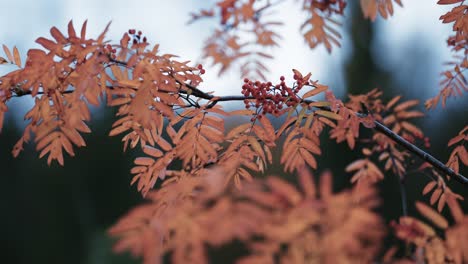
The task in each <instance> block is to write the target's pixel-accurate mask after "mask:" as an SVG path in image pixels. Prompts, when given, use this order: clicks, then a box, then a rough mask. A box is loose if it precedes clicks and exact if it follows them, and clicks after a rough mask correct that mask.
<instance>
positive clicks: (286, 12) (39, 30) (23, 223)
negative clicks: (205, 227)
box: [0, 0, 467, 264]
mask: <svg viewBox="0 0 468 264" xmlns="http://www.w3.org/2000/svg"><path fill="white" fill-rule="evenodd" d="M212 2H213V1H190V0H174V1H124V0H114V1H92V0H81V1H58V0H36V1H32V0H30V1H26V0H15V1H13V0H10V1H7V0H0V3H1V4H2V5H1V6H2V11H1V16H0V44H6V45H7V46H8V47H13V46H14V45H16V46H17V47H18V48H19V50H20V53H22V54H23V61H24V55H25V54H26V51H27V50H28V49H30V48H38V47H39V45H38V44H35V43H34V40H35V39H36V38H38V37H40V36H44V37H49V36H50V35H49V29H50V28H51V27H52V26H57V27H58V28H59V29H61V30H62V31H64V30H65V29H66V25H67V23H68V21H69V20H70V19H73V22H74V24H75V26H76V27H78V28H80V27H81V24H82V23H83V21H84V20H85V19H88V35H89V36H92V37H94V36H97V35H98V34H99V33H100V32H102V30H103V29H104V27H105V25H106V24H107V23H108V22H109V21H112V24H111V27H110V31H109V33H108V35H107V39H110V40H113V41H118V40H119V39H120V37H121V36H122V34H123V33H124V32H125V31H127V30H128V29H130V28H136V29H138V30H140V29H141V30H142V31H143V33H144V34H145V35H146V36H147V37H148V40H149V42H150V43H160V44H161V50H162V51H163V52H165V53H171V54H177V55H179V56H180V57H181V58H182V60H193V61H198V60H199V59H200V54H201V49H202V46H203V41H204V39H205V38H206V37H208V36H209V34H210V32H211V30H212V29H213V28H214V27H215V26H216V25H215V23H217V22H218V21H214V20H212V21H208V20H206V21H201V22H198V23H195V24H193V25H190V26H187V25H186V22H187V21H188V20H189V16H188V14H189V13H190V12H192V11H196V10H198V9H200V8H202V7H207V6H210V4H211V3H212ZM349 2H354V1H349ZM403 2H404V5H405V6H404V8H400V7H396V8H395V15H394V16H393V17H391V18H390V19H389V20H387V21H383V20H381V19H378V20H377V21H376V22H375V23H370V22H369V21H367V20H364V19H363V18H362V15H361V12H360V10H359V9H358V7H357V6H353V5H350V6H349V7H348V8H347V13H346V19H345V20H344V21H343V22H344V26H343V27H342V28H341V32H342V33H343V35H344V37H343V40H342V48H341V49H339V48H337V49H334V50H333V52H332V54H328V53H327V52H326V51H325V49H324V48H323V47H319V48H317V49H315V50H310V49H309V48H308V47H307V46H306V45H305V44H304V41H303V39H302V36H301V35H300V34H299V30H298V28H299V26H300V24H301V23H302V21H303V19H304V16H303V15H302V14H301V13H300V12H299V8H300V6H299V4H298V3H297V2H296V1H287V2H286V3H283V4H282V7H281V8H280V9H279V10H281V12H279V13H277V14H274V15H273V16H277V17H278V19H279V20H282V21H284V22H285V26H283V27H282V28H281V29H280V31H279V32H280V34H281V35H282V36H283V40H282V42H281V46H282V47H281V48H278V49H274V50H271V51H268V52H269V53H270V54H272V55H274V56H275V61H274V62H273V63H271V66H270V68H271V73H270V74H268V77H269V79H271V80H277V79H278V77H279V76H280V75H285V76H291V69H292V68H296V69H299V70H300V71H301V72H308V71H310V72H312V74H313V75H312V78H313V79H318V80H320V82H321V83H324V84H328V85H330V87H331V89H332V90H333V91H334V92H335V93H336V94H337V95H338V96H340V97H341V98H342V99H346V93H362V92H366V91H369V90H371V89H372V88H375V87H379V88H381V89H383V90H384V92H385V95H386V97H387V98H390V97H393V96H395V95H398V94H403V95H404V96H405V97H404V98H406V99H410V98H411V99H412V98H418V99H420V100H421V101H422V102H424V100H426V99H427V98H429V97H432V96H434V95H435V94H436V93H437V91H438V89H439V86H438V82H439V77H440V76H439V73H440V72H441V71H442V70H443V69H444V68H443V62H444V61H447V60H449V59H450V56H451V53H450V52H449V50H448V48H447V47H446V42H445V41H446V38H447V37H448V35H449V34H450V32H451V26H449V25H443V24H442V23H441V22H440V21H439V20H438V18H439V16H440V15H441V14H443V13H444V11H446V8H445V9H444V8H443V7H441V6H437V5H436V4H435V3H434V2H435V1H430V2H428V1H424V0H412V1H403ZM423 10H424V11H423ZM1 56H3V54H2V55H1ZM205 68H207V74H205V75H204V79H205V83H204V84H202V89H205V90H207V91H212V90H214V91H216V93H218V94H237V93H239V92H240V86H241V80H240V76H239V75H238V73H237V72H236V70H235V69H234V70H233V71H230V72H228V73H227V74H226V75H224V76H222V77H221V78H218V77H217V71H216V70H215V69H212V68H210V67H209V64H205ZM11 70H14V67H13V66H1V67H0V74H5V73H7V72H8V71H11ZM466 103H467V99H466V97H462V98H458V99H456V100H451V101H450V102H449V106H448V107H447V108H445V109H441V108H440V107H438V108H437V110H435V111H430V112H427V117H426V118H424V120H422V121H421V122H419V125H420V126H421V127H422V128H423V130H424V131H425V133H426V134H427V135H428V136H429V137H430V138H431V143H432V145H431V148H430V150H429V151H430V153H433V154H434V155H435V156H436V157H438V158H440V159H441V160H442V161H443V162H445V161H446V160H447V159H448V155H449V150H448V149H447V148H446V143H447V142H448V140H449V139H450V138H452V137H453V136H455V135H456V133H457V132H458V131H460V130H461V129H462V128H463V127H464V126H465V125H466V121H467V118H466V112H465V111H464V110H465V109H466V108H464V107H463V106H466ZM31 105H32V100H31V99H30V98H26V97H22V98H15V99H13V100H11V102H10V103H9V105H8V106H9V107H10V112H9V113H8V115H7V119H6V121H5V124H4V129H3V131H2V133H1V135H0V171H1V172H0V175H1V176H0V179H1V184H0V212H1V217H0V262H1V263H49V264H55V263H57V264H58V263H139V262H138V261H135V260H133V259H132V258H130V257H129V256H127V255H114V254H112V252H111V245H112V243H111V240H110V239H109V238H108V237H107V236H106V233H105V232H106V229H107V228H108V227H109V226H110V225H112V224H113V223H114V222H115V221H116V220H117V219H118V217H119V216H121V215H122V214H124V213H125V212H126V211H127V210H128V209H129V208H131V207H132V206H134V205H136V204H138V203H139V202H141V197H140V195H139V194H138V193H137V192H136V190H135V188H134V187H131V186H129V182H130V180H131V175H130V173H129V170H130V168H131V167H132V161H133V158H134V156H135V155H136V153H134V152H131V151H130V152H127V153H123V152H122V144H121V143H120V137H114V138H110V137H108V136H107V134H108V132H109V131H110V129H109V128H110V127H111V124H112V122H113V116H114V114H115V112H114V109H108V108H94V109H93V118H94V119H93V121H92V122H91V124H90V127H91V129H92V130H93V133H92V134H90V135H85V139H86V142H87V147H85V148H82V149H78V150H77V151H76V154H77V155H76V157H75V158H69V157H67V158H66V160H65V167H59V166H57V164H53V165H52V166H51V167H48V166H47V164H46V161H45V160H43V159H42V160H39V159H38V153H36V152H35V150H34V145H32V144H30V145H27V146H26V148H25V151H24V152H23V153H22V154H21V155H20V157H19V158H16V159H13V158H12V156H11V153H10V152H11V149H12V147H13V145H14V144H15V142H16V141H17V140H18V139H19V137H20V134H21V133H22V129H23V128H24V126H25V122H24V121H23V116H24V114H25V113H26V112H27V111H28V108H29V107H30V106H31ZM420 109H421V110H422V109H423V106H422V105H421V106H420ZM322 149H323V152H324V153H323V155H322V157H321V158H320V159H319V164H320V168H319V171H321V170H323V169H326V168H330V169H332V170H333V172H334V175H335V185H336V189H337V190H339V189H341V188H343V187H345V186H347V185H348V181H349V175H346V174H345V173H344V171H343V169H344V167H345V166H346V165H347V164H348V163H349V162H350V161H351V160H353V159H355V158H356V155H358V153H356V152H352V151H349V149H348V148H347V146H346V145H344V144H341V145H337V144H335V143H334V142H330V141H323V145H322ZM274 169H275V168H273V169H272V171H271V172H272V173H275V171H274ZM462 172H463V173H464V174H465V175H466V170H465V171H462ZM276 173H280V172H279V171H277V172H276ZM426 182H427V178H425V177H423V176H422V175H411V176H410V177H409V178H408V185H407V191H408V194H409V197H408V198H409V200H410V201H414V200H415V199H420V192H421V190H422V186H423V185H424V184H425V183H426ZM381 186H382V188H381V192H382V194H383V196H384V207H385V211H383V210H382V213H383V215H384V216H385V217H386V219H387V221H390V220H391V219H395V218H397V217H398V216H399V215H400V214H401V204H400V195H399V190H398V181H397V179H396V178H395V177H394V176H393V175H387V177H386V179H385V180H384V181H383V182H382V183H381ZM452 186H453V187H454V190H456V191H458V192H459V193H462V194H463V195H464V196H466V194H467V192H466V191H465V190H463V189H462V188H460V186H458V185H457V184H452ZM423 199H424V200H426V201H427V198H423ZM412 209H413V208H412V204H411V203H410V214H414V213H415V212H414V210H412ZM465 209H466V208H465ZM231 253H232V252H231V251H230V250H225V251H223V253H222V254H217V255H216V256H215V259H214V261H215V262H216V260H220V259H224V260H225V259H226V258H227V257H226V255H223V254H231ZM223 263H227V262H223Z"/></svg>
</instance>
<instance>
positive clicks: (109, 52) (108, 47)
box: [104, 44, 117, 59]
mask: <svg viewBox="0 0 468 264" xmlns="http://www.w3.org/2000/svg"><path fill="white" fill-rule="evenodd" d="M116 52H117V50H116V49H114V48H113V47H112V46H111V45H110V44H107V45H106V46H104V53H105V54H107V55H108V56H110V57H111V58H113V59H115V53H116Z"/></svg>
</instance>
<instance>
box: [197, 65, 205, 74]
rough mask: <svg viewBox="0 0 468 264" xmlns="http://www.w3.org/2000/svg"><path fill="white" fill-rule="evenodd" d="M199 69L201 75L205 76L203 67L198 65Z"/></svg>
mask: <svg viewBox="0 0 468 264" xmlns="http://www.w3.org/2000/svg"><path fill="white" fill-rule="evenodd" d="M197 69H198V70H200V74H205V69H203V65H201V64H198V65H197Z"/></svg>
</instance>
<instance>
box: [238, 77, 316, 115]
mask: <svg viewBox="0 0 468 264" xmlns="http://www.w3.org/2000/svg"><path fill="white" fill-rule="evenodd" d="M294 79H295V80H296V83H295V84H294V86H293V87H288V86H287V84H286V82H285V78H284V76H281V77H280V83H279V84H276V85H273V84H272V83H271V82H260V81H255V82H253V81H251V80H249V79H248V78H245V79H244V85H242V92H241V93H242V94H243V95H244V96H245V97H246V98H248V99H245V100H244V104H245V107H246V108H247V109H249V108H250V107H256V108H257V109H258V111H257V117H258V118H262V116H263V115H265V114H273V115H275V116H277V115H279V114H281V110H282V109H283V108H284V107H290V106H295V105H297V104H298V103H299V102H300V101H301V100H302V99H301V98H300V97H299V96H298V93H299V91H300V90H301V89H302V87H304V86H305V85H310V83H309V81H308V80H305V79H304V78H302V76H299V75H297V74H294ZM252 99H254V100H252ZM253 119H254V118H253Z"/></svg>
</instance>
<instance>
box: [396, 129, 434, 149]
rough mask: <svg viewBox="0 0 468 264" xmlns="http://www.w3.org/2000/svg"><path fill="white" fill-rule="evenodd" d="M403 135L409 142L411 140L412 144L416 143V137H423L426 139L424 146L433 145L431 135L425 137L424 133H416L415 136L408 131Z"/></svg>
mask: <svg viewBox="0 0 468 264" xmlns="http://www.w3.org/2000/svg"><path fill="white" fill-rule="evenodd" d="M402 137H403V138H404V139H406V140H407V141H408V142H410V143H411V144H414V143H415V142H416V138H418V139H422V140H424V147H426V148H430V147H431V141H430V139H429V137H424V136H423V135H415V137H416V138H415V137H413V136H412V135H410V134H407V133H404V134H403V136H402Z"/></svg>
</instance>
